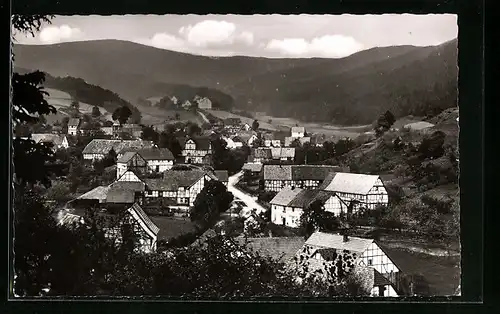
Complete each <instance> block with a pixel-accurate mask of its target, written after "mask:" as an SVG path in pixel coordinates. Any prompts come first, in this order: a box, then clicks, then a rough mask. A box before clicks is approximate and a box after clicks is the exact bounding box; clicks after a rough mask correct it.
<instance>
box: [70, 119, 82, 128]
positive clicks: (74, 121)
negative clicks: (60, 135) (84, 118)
mask: <svg viewBox="0 0 500 314" xmlns="http://www.w3.org/2000/svg"><path fill="white" fill-rule="evenodd" d="M79 125H80V119H78V118H71V119H69V121H68V127H71V126H72V127H78V126H79Z"/></svg>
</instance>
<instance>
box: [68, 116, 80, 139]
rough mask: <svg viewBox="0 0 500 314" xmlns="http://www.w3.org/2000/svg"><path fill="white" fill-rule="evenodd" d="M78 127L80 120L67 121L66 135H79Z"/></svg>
mask: <svg viewBox="0 0 500 314" xmlns="http://www.w3.org/2000/svg"><path fill="white" fill-rule="evenodd" d="M79 127H80V119H78V118H71V119H69V121H68V134H69V135H73V136H76V135H77V134H79V133H80V130H79Z"/></svg>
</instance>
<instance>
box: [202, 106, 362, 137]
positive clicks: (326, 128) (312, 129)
mask: <svg viewBox="0 0 500 314" xmlns="http://www.w3.org/2000/svg"><path fill="white" fill-rule="evenodd" d="M207 112H209V113H210V114H212V115H214V116H215V117H218V118H221V119H226V118H240V119H241V121H242V122H244V123H248V124H250V125H251V124H252V122H253V119H250V118H247V117H243V116H240V115H237V114H234V113H231V112H227V111H222V110H208V111H207ZM255 118H256V119H257V120H258V121H259V125H260V128H261V129H265V130H270V131H278V130H288V129H290V128H291V127H293V126H296V125H300V126H304V127H305V128H306V131H307V132H308V133H310V134H314V133H317V134H325V135H326V136H327V137H331V136H334V137H350V138H356V137H358V136H359V135H360V134H361V133H363V132H366V131H369V130H371V129H372V126H371V125H360V126H345V127H344V126H342V127H340V126H335V125H328V124H320V123H305V122H300V121H298V120H295V119H291V118H276V117H272V116H268V115H264V114H257V115H256V117H255ZM269 121H270V122H271V123H269Z"/></svg>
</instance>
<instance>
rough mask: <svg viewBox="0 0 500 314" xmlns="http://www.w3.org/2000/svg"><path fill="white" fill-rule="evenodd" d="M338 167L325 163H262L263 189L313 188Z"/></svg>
mask: <svg viewBox="0 0 500 314" xmlns="http://www.w3.org/2000/svg"><path fill="white" fill-rule="evenodd" d="M338 170H339V167H336V166H325V165H264V189H265V190H266V191H275V192H279V191H281V189H283V188H285V187H296V188H305V189H315V188H317V187H319V186H320V185H321V184H322V183H323V181H324V180H325V179H326V178H327V177H328V174H329V173H330V172H334V171H338Z"/></svg>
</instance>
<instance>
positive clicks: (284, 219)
mask: <svg viewBox="0 0 500 314" xmlns="http://www.w3.org/2000/svg"><path fill="white" fill-rule="evenodd" d="M282 220H283V226H285V225H286V218H285V217H283V218H282Z"/></svg>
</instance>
